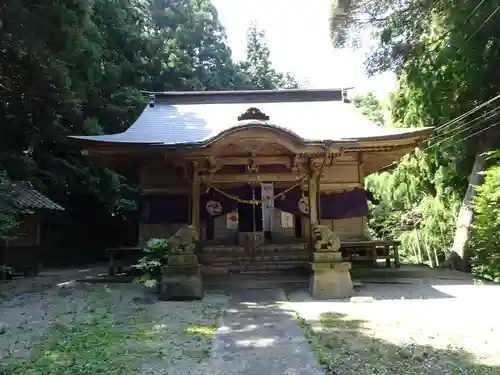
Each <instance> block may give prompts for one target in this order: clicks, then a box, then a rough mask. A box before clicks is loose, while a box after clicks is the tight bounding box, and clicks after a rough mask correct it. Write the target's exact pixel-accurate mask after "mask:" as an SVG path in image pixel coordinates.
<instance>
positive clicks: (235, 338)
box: [202, 289, 324, 375]
mask: <svg viewBox="0 0 500 375" xmlns="http://www.w3.org/2000/svg"><path fill="white" fill-rule="evenodd" d="M285 300H286V296H285V293H284V292H283V290H281V289H253V290H252V289H249V290H246V291H239V292H238V291H235V292H234V293H233V297H232V299H231V303H230V306H229V308H228V309H227V310H226V312H225V314H224V315H223V317H222V319H221V321H220V326H219V328H218V330H217V332H216V334H215V337H214V341H215V342H214V348H213V352H212V356H211V359H210V361H208V362H207V363H206V364H205V365H204V366H203V371H202V373H203V374H210V375H232V374H234V375H237V374H238V375H264V374H265V375H321V374H324V372H323V370H322V369H321V367H320V366H319V363H318V361H317V359H316V358H315V356H314V353H313V352H312V350H311V348H310V346H309V344H308V343H307V341H306V339H305V337H304V334H303V332H302V330H301V328H300V327H299V324H298V322H297V320H296V318H295V314H294V312H293V311H286V310H284V309H282V308H281V304H282V303H283V302H284V301H285Z"/></svg>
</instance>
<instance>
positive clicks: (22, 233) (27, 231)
mask: <svg viewBox="0 0 500 375" xmlns="http://www.w3.org/2000/svg"><path fill="white" fill-rule="evenodd" d="M37 245H40V217H39V216H38V215H37V214H32V215H24V216H23V217H22V218H21V222H20V224H19V228H18V229H17V230H16V232H15V234H14V238H11V239H9V240H8V242H7V246H8V247H21V246H22V247H27V246H37Z"/></svg>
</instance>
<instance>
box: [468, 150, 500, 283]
mask: <svg viewBox="0 0 500 375" xmlns="http://www.w3.org/2000/svg"><path fill="white" fill-rule="evenodd" d="M490 162H491V163H492V164H493V165H491V166H490V167H489V168H488V169H487V170H486V171H484V173H483V175H484V182H483V184H482V185H480V186H478V187H476V191H477V194H476V196H475V197H474V201H473V208H474V212H475V220H474V228H473V235H472V240H471V244H470V245H471V247H472V248H473V249H474V253H473V257H472V265H473V272H475V273H477V274H479V275H482V276H486V277H487V278H489V279H491V280H494V281H496V282H500V252H499V249H500V151H496V152H494V153H492V154H491V155H490Z"/></svg>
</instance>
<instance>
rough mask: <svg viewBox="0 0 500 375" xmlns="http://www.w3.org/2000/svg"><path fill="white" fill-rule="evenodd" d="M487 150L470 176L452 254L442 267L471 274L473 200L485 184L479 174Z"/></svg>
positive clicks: (459, 214)
mask: <svg viewBox="0 0 500 375" xmlns="http://www.w3.org/2000/svg"><path fill="white" fill-rule="evenodd" d="M485 149H486V148H485V147H483V148H482V149H481V151H480V152H478V153H477V155H476V159H475V161H474V166H473V167H472V172H471V174H470V176H469V186H468V187H467V191H466V193H465V196H464V198H463V200H462V205H461V206H460V211H459V213H458V216H457V224H456V225H457V227H456V230H455V238H454V240H453V246H452V248H451V253H450V255H449V256H448V258H447V259H446V260H445V261H444V263H443V264H442V266H445V267H449V268H453V269H457V270H459V271H462V272H470V264H469V263H470V262H469V261H470V251H469V249H468V247H467V243H468V240H469V234H470V229H471V226H472V219H473V216H474V212H473V210H472V199H473V198H474V196H475V195H476V189H475V186H478V185H481V184H482V182H483V176H482V175H481V174H479V173H480V172H482V171H483V170H484V168H485V167H486V155H484V152H485V151H486V150H485Z"/></svg>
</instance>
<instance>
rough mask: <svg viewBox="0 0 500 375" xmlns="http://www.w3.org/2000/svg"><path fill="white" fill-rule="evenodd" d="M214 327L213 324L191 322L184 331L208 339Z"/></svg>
mask: <svg viewBox="0 0 500 375" xmlns="http://www.w3.org/2000/svg"><path fill="white" fill-rule="evenodd" d="M215 329H216V327H215V325H214V324H191V325H189V326H188V327H187V328H186V329H185V332H186V333H187V334H189V335H193V336H195V337H199V338H200V339H210V338H212V335H213V334H214V332H215Z"/></svg>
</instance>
